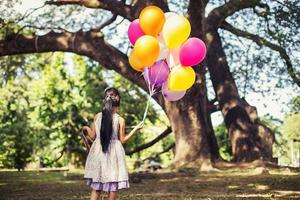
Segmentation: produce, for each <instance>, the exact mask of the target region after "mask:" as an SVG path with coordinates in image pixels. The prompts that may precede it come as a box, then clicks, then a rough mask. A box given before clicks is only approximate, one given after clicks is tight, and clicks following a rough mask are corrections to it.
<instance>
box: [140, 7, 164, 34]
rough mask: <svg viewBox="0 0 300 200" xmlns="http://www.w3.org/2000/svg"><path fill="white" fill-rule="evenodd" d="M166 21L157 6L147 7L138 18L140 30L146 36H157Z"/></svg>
mask: <svg viewBox="0 0 300 200" xmlns="http://www.w3.org/2000/svg"><path fill="white" fill-rule="evenodd" d="M165 21H166V17H165V15H164V12H163V11H162V10H161V9H160V8H159V7H157V6H147V7H146V8H144V9H143V10H142V12H141V14H140V16H139V22H140V26H141V28H142V30H143V31H144V33H146V34H147V35H152V36H157V35H158V34H159V33H160V32H161V30H162V28H163V25H164V23H165Z"/></svg>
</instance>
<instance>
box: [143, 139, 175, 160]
mask: <svg viewBox="0 0 300 200" xmlns="http://www.w3.org/2000/svg"><path fill="white" fill-rule="evenodd" d="M174 147H175V142H174V143H172V144H170V145H169V146H168V147H167V148H166V149H164V150H163V151H161V152H158V153H157V154H155V155H154V156H149V157H147V158H145V159H143V160H142V162H145V161H146V160H150V159H155V158H157V157H158V156H160V155H161V154H164V153H167V152H168V151H170V150H171V149H173V148H174Z"/></svg>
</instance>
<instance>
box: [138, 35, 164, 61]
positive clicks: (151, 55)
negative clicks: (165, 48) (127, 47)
mask: <svg viewBox="0 0 300 200" xmlns="http://www.w3.org/2000/svg"><path fill="white" fill-rule="evenodd" d="M159 50H160V49H159V44H158V41H157V39H156V38H155V37H152V36H150V35H143V36H141V37H140V38H139V39H138V40H137V41H136V42H135V45H134V47H133V51H134V54H135V56H136V58H137V59H138V60H139V61H140V63H141V65H143V66H144V67H145V66H151V65H152V64H153V63H154V62H155V61H156V60H157V58H158V55H159Z"/></svg>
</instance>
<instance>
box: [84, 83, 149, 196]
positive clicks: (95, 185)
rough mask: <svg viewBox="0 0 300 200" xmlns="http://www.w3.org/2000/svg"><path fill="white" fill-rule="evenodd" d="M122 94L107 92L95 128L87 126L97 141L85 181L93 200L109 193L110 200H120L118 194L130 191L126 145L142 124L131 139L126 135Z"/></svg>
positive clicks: (89, 132) (88, 162)
mask: <svg viewBox="0 0 300 200" xmlns="http://www.w3.org/2000/svg"><path fill="white" fill-rule="evenodd" d="M120 99H121V97H120V94H119V92H118V90H117V89H115V88H108V89H106V90H105V91H104V100H103V105H104V106H103V109H102V112H101V113H98V114H97V115H96V116H95V118H94V122H93V124H92V126H91V128H89V127H87V126H84V127H83V131H87V132H88V134H89V136H90V138H91V139H93V140H94V142H93V144H92V146H91V149H90V152H89V154H88V157H87V160H86V164H85V171H84V177H85V178H87V179H88V183H87V184H88V185H89V186H90V187H91V188H92V193H91V200H96V199H98V197H99V196H100V191H105V192H109V195H108V199H109V200H113V199H116V192H117V190H119V189H122V188H129V182H128V172H127V166H126V161H125V151H124V149H123V146H122V144H124V143H126V142H127V141H128V140H129V138H130V137H131V136H132V135H133V134H134V133H135V132H136V131H137V130H139V129H141V128H142V126H143V123H140V124H138V125H137V126H136V127H135V128H134V129H133V130H132V131H131V132H130V133H129V134H128V135H126V134H125V120H124V119H123V118H122V117H120V116H119V115H118V114H117V112H118V108H119V105H120Z"/></svg>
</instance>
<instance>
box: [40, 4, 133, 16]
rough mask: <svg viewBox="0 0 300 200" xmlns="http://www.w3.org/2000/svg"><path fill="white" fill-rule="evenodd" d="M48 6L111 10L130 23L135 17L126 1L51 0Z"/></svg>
mask: <svg viewBox="0 0 300 200" xmlns="http://www.w3.org/2000/svg"><path fill="white" fill-rule="evenodd" d="M46 4H49V5H56V6H61V5H81V6H85V7H87V8H102V9H104V10H109V11H111V12H112V13H114V14H117V15H120V16H122V17H124V18H126V19H128V20H130V21H132V20H133V19H134V18H135V17H134V13H133V9H132V7H131V6H130V5H127V4H125V2H124V1H117V0H50V1H47V2H46Z"/></svg>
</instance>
